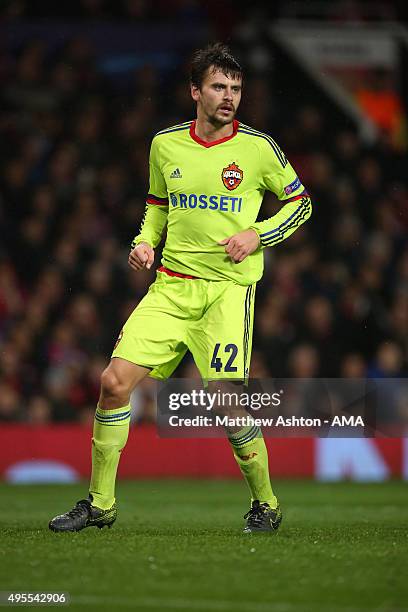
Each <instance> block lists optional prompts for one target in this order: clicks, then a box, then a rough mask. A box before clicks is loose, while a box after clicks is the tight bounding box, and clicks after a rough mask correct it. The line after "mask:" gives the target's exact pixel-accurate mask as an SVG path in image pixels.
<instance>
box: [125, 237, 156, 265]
mask: <svg viewBox="0 0 408 612" xmlns="http://www.w3.org/2000/svg"><path fill="white" fill-rule="evenodd" d="M153 261H154V250H153V249H152V247H151V246H150V244H148V243H147V242H140V243H139V244H138V245H137V246H135V248H134V249H132V250H131V251H130V253H129V259H128V263H129V266H130V267H131V268H133V270H141V269H142V268H147V269H148V270H150V268H151V267H152V264H153Z"/></svg>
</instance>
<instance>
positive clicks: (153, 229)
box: [131, 138, 169, 249]
mask: <svg viewBox="0 0 408 612" xmlns="http://www.w3.org/2000/svg"><path fill="white" fill-rule="evenodd" d="M168 212H169V200H168V194H167V185H166V182H165V180H164V177H163V173H162V171H161V169H160V152H159V148H158V144H157V140H156V139H155V138H154V139H153V141H152V145H151V147H150V157H149V193H148V194H147V198H146V210H145V214H144V217H143V221H142V226H141V228H140V232H139V234H137V236H135V238H134V239H133V241H132V245H131V248H132V249H134V247H135V246H136V245H138V244H139V243H140V242H147V243H148V244H150V246H151V247H153V248H155V247H156V246H157V245H158V244H159V242H160V240H161V238H162V234H163V230H164V228H165V226H166V223H167V215H168Z"/></svg>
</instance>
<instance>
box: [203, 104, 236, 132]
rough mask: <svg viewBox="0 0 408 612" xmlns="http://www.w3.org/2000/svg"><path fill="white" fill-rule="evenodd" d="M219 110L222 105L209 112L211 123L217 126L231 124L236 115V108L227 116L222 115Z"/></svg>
mask: <svg viewBox="0 0 408 612" xmlns="http://www.w3.org/2000/svg"><path fill="white" fill-rule="evenodd" d="M219 110H220V107H218V108H217V109H216V110H215V111H214V112H212V113H207V119H208V121H209V123H211V125H213V126H214V127H215V128H221V127H224V125H229V124H231V123H232V122H233V121H234V119H235V115H236V110H235V108H233V109H232V111H231V112H230V113H229V114H228V115H227V116H222V115H221V114H220V113H218V111H219Z"/></svg>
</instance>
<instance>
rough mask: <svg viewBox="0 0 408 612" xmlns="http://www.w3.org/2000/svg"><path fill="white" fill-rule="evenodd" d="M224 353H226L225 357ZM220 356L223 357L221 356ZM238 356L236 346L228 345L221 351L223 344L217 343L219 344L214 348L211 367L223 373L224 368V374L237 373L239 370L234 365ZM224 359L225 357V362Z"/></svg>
mask: <svg viewBox="0 0 408 612" xmlns="http://www.w3.org/2000/svg"><path fill="white" fill-rule="evenodd" d="M223 353H224V356H223ZM219 354H220V355H221V356H219ZM237 354H238V347H237V345H236V344H226V345H225V347H224V348H223V349H221V344H220V343H219V342H217V344H216V345H215V346H214V352H213V356H212V358H211V366H210V367H211V368H213V369H214V370H215V371H216V372H221V370H222V369H223V368H224V372H236V371H237V369H238V368H237V367H236V366H234V365H233V363H234V361H235V358H236V356H237ZM223 357H224V362H223ZM225 360H226V361H225ZM224 363H225V365H224Z"/></svg>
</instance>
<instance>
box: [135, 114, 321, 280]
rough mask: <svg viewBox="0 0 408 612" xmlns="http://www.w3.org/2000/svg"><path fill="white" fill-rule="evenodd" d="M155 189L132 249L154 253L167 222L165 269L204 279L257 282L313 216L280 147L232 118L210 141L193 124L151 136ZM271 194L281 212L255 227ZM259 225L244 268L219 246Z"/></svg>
mask: <svg viewBox="0 0 408 612" xmlns="http://www.w3.org/2000/svg"><path fill="white" fill-rule="evenodd" d="M149 163H150V187H149V195H148V197H147V207H146V213H145V217H144V222H143V224H142V229H141V232H140V234H138V235H137V236H136V238H135V240H134V241H133V243H132V245H135V244H138V243H139V242H142V241H145V242H148V243H149V244H150V245H151V246H152V247H153V248H154V247H156V246H157V245H158V243H159V242H160V240H161V237H162V233H163V230H164V228H165V226H166V224H167V238H166V242H165V245H164V249H163V258H162V265H163V266H165V267H166V268H168V269H170V270H172V271H174V272H178V273H181V274H187V275H192V276H197V277H200V278H204V279H206V280H225V279H230V280H232V281H234V282H236V283H238V284H240V285H250V284H252V283H254V282H256V281H258V280H259V279H260V278H261V276H262V272H263V253H262V250H263V248H265V247H267V246H273V245H274V244H277V243H278V242H281V241H282V240H284V239H285V238H287V237H288V236H290V235H291V234H292V233H293V232H294V231H295V230H296V229H297V228H298V227H299V226H300V225H301V224H302V223H303V222H304V221H306V219H308V217H309V216H310V214H311V202H310V198H309V197H308V195H307V193H306V191H305V188H304V186H303V185H302V183H301V181H300V179H299V178H298V177H297V175H296V173H295V171H294V170H293V168H292V166H291V165H290V163H289V162H288V160H287V159H286V157H285V155H284V153H283V152H282V150H281V149H280V148H279V146H278V145H277V144H276V142H275V141H274V140H273V139H272V138H271V137H270V136H268V135H266V134H263V133H262V132H258V131H257V130H254V129H253V128H250V127H248V126H246V125H243V124H242V123H239V122H238V121H234V124H233V133H232V135H231V136H229V137H226V138H223V139H221V140H218V141H214V142H211V143H207V142H205V141H203V140H201V139H200V138H199V137H198V136H197V135H196V134H195V121H188V122H186V123H184V124H180V125H176V126H173V127H170V128H167V129H165V130H162V131H161V132H158V134H156V136H155V137H154V138H153V141H152V145H151V150H150V162H149ZM265 190H269V191H272V192H273V193H274V194H276V195H277V197H278V198H279V200H282V203H283V207H282V208H281V210H280V211H279V212H278V213H277V214H276V215H274V216H273V217H271V218H270V219H267V220H266V221H262V222H258V223H257V222H256V219H257V217H258V213H259V209H260V207H261V204H262V199H263V195H264V193H265ZM248 228H253V229H255V231H256V232H257V233H258V235H259V237H260V246H259V248H258V249H257V250H256V251H255V252H254V253H252V254H251V255H249V256H248V257H247V258H246V259H245V260H244V261H242V262H241V263H239V264H236V263H234V262H233V261H232V260H231V259H230V257H229V256H227V254H226V253H225V250H224V249H225V247H224V246H222V245H219V244H218V242H219V241H221V240H223V239H224V238H228V237H230V236H232V235H234V234H236V233H238V232H241V231H243V230H246V229H248Z"/></svg>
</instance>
